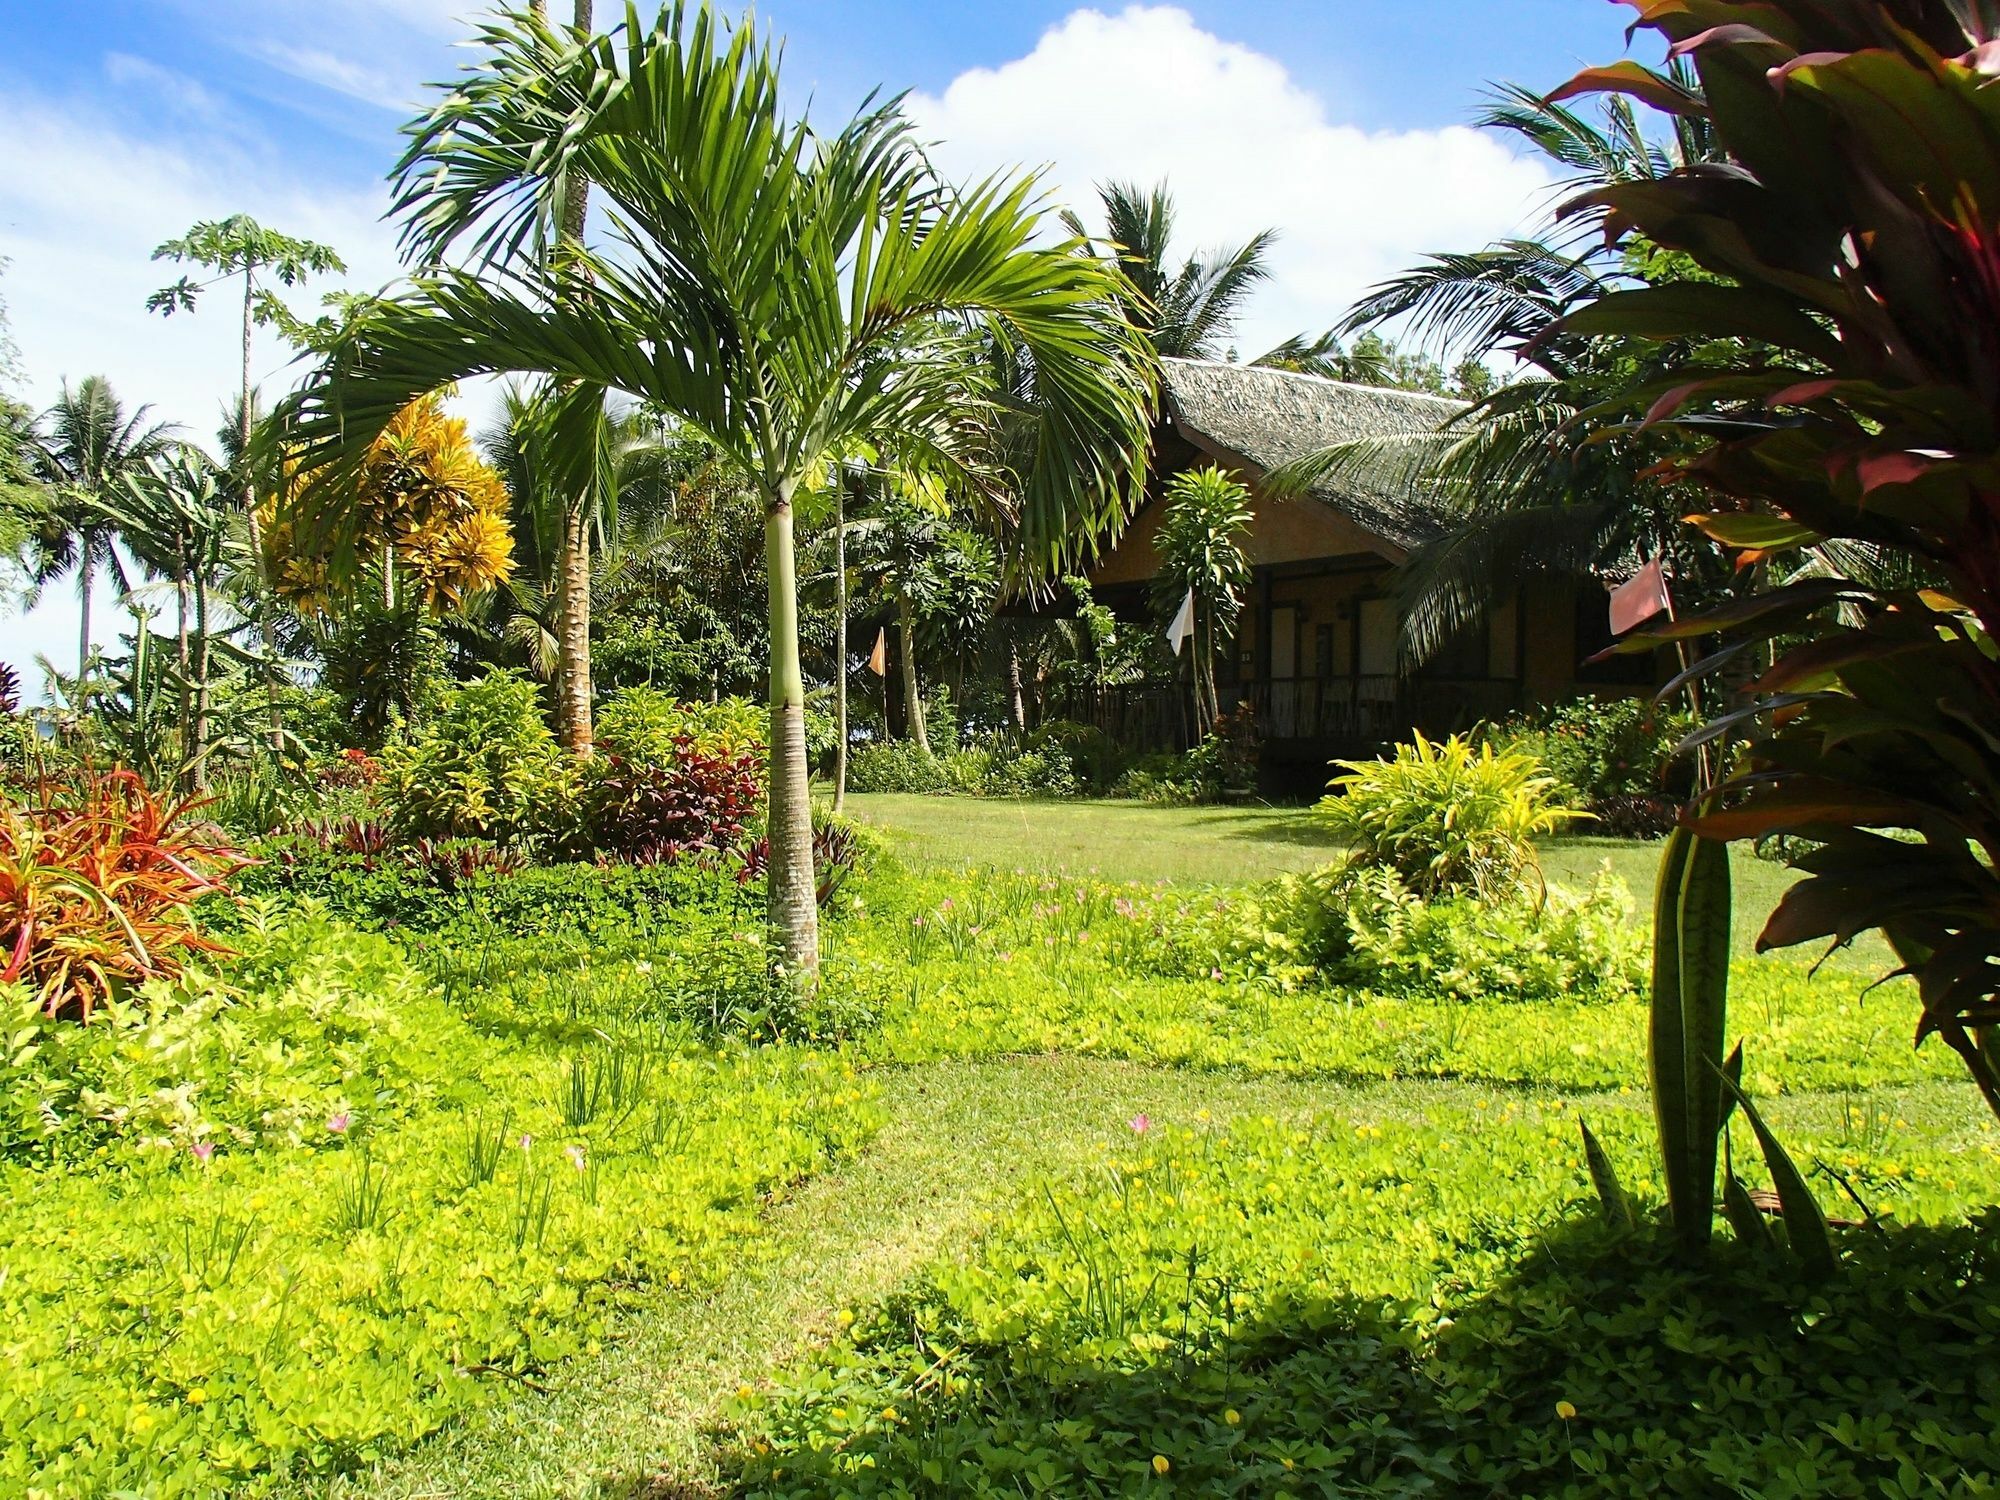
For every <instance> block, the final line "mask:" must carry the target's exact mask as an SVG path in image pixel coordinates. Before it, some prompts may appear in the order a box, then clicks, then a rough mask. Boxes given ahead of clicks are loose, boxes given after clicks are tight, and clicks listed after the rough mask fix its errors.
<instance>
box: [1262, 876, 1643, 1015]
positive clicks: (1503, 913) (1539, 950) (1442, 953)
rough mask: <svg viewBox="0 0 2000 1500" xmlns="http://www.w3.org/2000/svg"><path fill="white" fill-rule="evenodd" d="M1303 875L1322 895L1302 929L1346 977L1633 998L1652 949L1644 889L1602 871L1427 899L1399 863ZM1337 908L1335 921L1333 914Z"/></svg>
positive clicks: (1336, 977)
mask: <svg viewBox="0 0 2000 1500" xmlns="http://www.w3.org/2000/svg"><path fill="white" fill-rule="evenodd" d="M1299 885H1300V886H1301V887H1302V888H1303V889H1304V890H1306V891H1308V892H1311V893H1313V894H1314V895H1318V896H1320V897H1321V899H1320V900H1319V902H1318V903H1316V904H1317V910H1316V911H1315V910H1314V909H1313V908H1312V907H1308V908H1307V909H1306V911H1305V912H1304V913H1302V915H1305V916H1306V917H1307V918H1308V920H1309V921H1311V920H1312V919H1314V918H1316V919H1317V923H1316V925H1314V926H1305V927H1303V928H1302V929H1296V936H1297V938H1298V939H1299V940H1300V941H1301V942H1302V943H1303V946H1304V954H1305V956H1307V957H1309V958H1310V959H1311V960H1312V962H1313V963H1314V964H1315V965H1316V966H1317V967H1318V968H1319V970H1320V972H1321V973H1322V974H1323V975H1325V977H1326V978H1328V979H1330V980H1331V981H1333V982H1334V983H1336V984H1350V985H1354V986H1357V987H1359V988H1362V989H1365V990H1368V991H1371V992H1373V993H1377V994H1392V995H1393V994H1410V993H1414V994H1423V995H1434V996H1440V997H1451V998H1456V999H1460V1000H1544V1001H1546V1000H1560V999H1562V998H1564V997H1566V996H1567V997H1570V998H1574V999H1577V1000H1593V999H1595V1000H1614V999H1615V1000H1623V999H1629V998H1631V997H1632V996H1634V995H1637V994H1639V993H1640V991H1641V989H1642V979H1643V975H1644V962H1645V950H1644V946H1643V942H1642V940H1641V938H1640V937H1639V935H1638V933H1637V932H1636V931H1635V930H1634V928H1633V925H1632V898H1631V895H1630V893H1629V892H1627V891H1626V890H1625V888H1624V886H1623V885H1621V884H1620V883H1619V882H1618V880H1617V879H1616V878H1615V877H1613V876H1611V875H1609V874H1605V875H1600V876H1599V877H1598V880H1597V882H1596V883H1595V884H1594V885H1593V886H1592V887H1591V888H1590V889H1589V890H1588V891H1586V892H1584V893H1582V894H1581V895H1575V894H1571V893H1570V892H1567V891H1564V890H1561V889H1560V888H1552V889H1550V890H1549V891H1547V892H1546V893H1545V894H1544V895H1543V896H1542V897H1541V898H1540V899H1536V898H1534V897H1531V896H1529V895H1527V894H1526V893H1523V892H1511V893H1508V894H1506V895H1503V896H1501V897H1500V898H1499V899H1497V900H1481V899H1476V898H1473V897H1469V896H1464V895H1445V896H1437V897H1433V898H1431V899H1430V900H1428V901H1426V900H1424V899H1422V898H1421V897H1419V896H1418V895H1417V894H1416V893H1415V892H1414V891H1412V890H1411V889H1410V888H1409V887H1408V886H1406V885H1404V884H1403V881H1402V879H1401V878H1400V877H1399V876H1398V875H1397V874H1396V872H1395V871H1394V870H1392V869H1389V868H1387V867H1381V868H1375V869H1369V868H1365V867H1364V868H1360V869H1355V870H1352V871H1351V872H1348V873H1347V874H1346V876H1345V878H1341V879H1337V880H1333V881H1327V880H1324V879H1322V880H1321V881H1319V882H1317V883H1316V882H1314V881H1313V879H1312V877H1300V879H1299ZM1329 919H1330V920H1329Z"/></svg>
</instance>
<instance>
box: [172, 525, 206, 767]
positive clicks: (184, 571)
mask: <svg viewBox="0 0 2000 1500" xmlns="http://www.w3.org/2000/svg"><path fill="white" fill-rule="evenodd" d="M174 665H175V667H176V668H178V669H179V672H180V690H179V692H178V693H176V695H175V696H176V697H178V698H179V699H180V710H181V723H183V724H192V723H193V720H192V718H191V717H190V710H191V707H192V705H191V703H190V702H189V694H190V692H191V691H192V690H193V685H192V679H191V676H190V673H189V666H188V565H187V554H186V552H185V551H182V550H180V549H178V548H176V551H175V556H174ZM194 743H195V749H196V752H197V753H199V751H200V748H201V737H200V735H199V733H197V734H196V736H195V741H194ZM195 770H196V776H195V780H196V784H197V785H199V784H200V781H201V776H200V767H199V766H197V767H196V768H195Z"/></svg>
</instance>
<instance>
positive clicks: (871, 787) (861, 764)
mask: <svg viewBox="0 0 2000 1500" xmlns="http://www.w3.org/2000/svg"><path fill="white" fill-rule="evenodd" d="M847 786H848V789H849V790H850V791H856V792H918V793H930V794H936V793H940V792H946V791H949V790H951V782H950V779H949V778H948V777H947V776H946V775H945V772H944V767H943V765H942V764H940V762H939V761H938V758H937V757H936V756H934V755H926V754H925V753H924V752H923V751H922V750H921V749H920V748H919V747H918V746H917V744H916V742H915V741H913V740H883V741H880V742H879V743H876V744H872V745H866V746H864V747H862V748H861V749H860V750H858V751H856V752H855V754H854V758H853V759H852V760H851V761H849V762H848V765H847Z"/></svg>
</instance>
